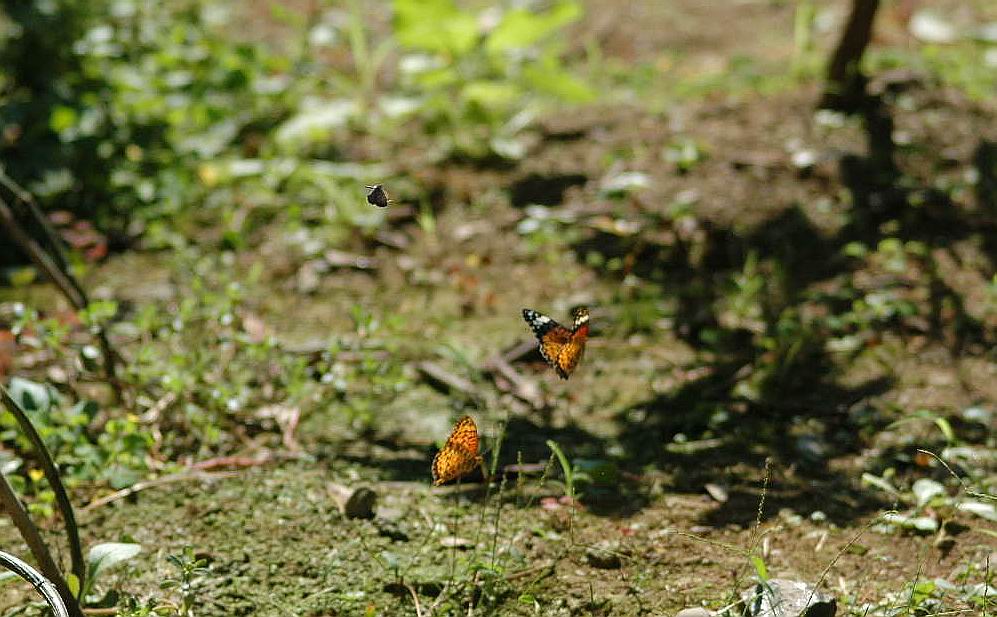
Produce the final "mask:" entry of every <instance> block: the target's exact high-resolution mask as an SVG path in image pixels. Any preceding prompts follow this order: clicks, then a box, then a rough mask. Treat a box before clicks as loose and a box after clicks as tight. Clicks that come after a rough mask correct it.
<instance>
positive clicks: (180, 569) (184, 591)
mask: <svg viewBox="0 0 997 617" xmlns="http://www.w3.org/2000/svg"><path fill="white" fill-rule="evenodd" d="M167 560H168V561H169V562H170V563H171V564H172V565H173V566H174V567H175V568H176V576H175V577H170V578H167V579H166V580H165V581H163V582H162V584H161V585H160V588H161V589H164V590H166V589H174V590H176V595H177V600H176V602H174V603H173V604H172V608H173V610H174V611H175V614H176V615H177V616H178V617H193V615H194V607H195V606H196V605H197V587H198V584H199V583H200V582H201V581H202V580H203V578H204V576H205V575H206V574H207V573H208V568H207V567H206V566H207V561H205V560H204V559H201V558H198V557H197V556H196V555H195V554H194V550H193V549H192V548H190V547H184V549H183V550H182V551H181V552H180V553H179V554H176V555H170V556H169V557H167Z"/></svg>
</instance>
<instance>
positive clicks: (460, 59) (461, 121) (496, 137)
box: [393, 0, 593, 159]
mask: <svg viewBox="0 0 997 617" xmlns="http://www.w3.org/2000/svg"><path fill="white" fill-rule="evenodd" d="M393 6H394V10H395V35H396V36H397V38H398V42H399V44H400V45H401V47H402V48H403V49H405V50H407V51H409V52H410V55H407V56H405V57H404V58H402V61H401V63H400V69H401V72H402V79H401V87H402V90H403V92H408V93H410V94H412V95H413V96H415V97H417V98H418V99H419V100H420V109H421V111H420V113H421V115H422V116H423V117H424V119H425V122H426V131H427V132H428V133H430V134H435V135H438V136H439V138H440V139H441V140H442V141H443V142H444V144H443V145H444V148H445V150H447V151H450V152H453V153H456V154H459V155H463V156H469V157H471V158H483V157H486V156H489V155H498V156H500V157H504V158H513V159H515V158H520V157H521V156H523V154H525V150H524V147H523V145H522V144H521V143H519V142H518V141H517V140H516V133H517V132H518V131H519V129H520V128H522V126H523V125H524V124H526V123H527V122H528V121H529V118H530V117H531V116H532V113H531V112H530V111H525V110H530V109H531V108H533V107H535V103H538V102H540V101H542V100H543V98H547V99H550V100H555V101H561V102H567V103H572V102H582V101H587V100H591V99H592V98H593V93H592V92H591V90H590V89H589V88H588V86H586V85H585V84H584V83H583V82H582V81H580V80H579V79H577V78H576V77H574V76H573V75H572V74H571V73H570V72H569V71H567V70H566V69H565V68H564V66H563V65H562V62H561V49H562V46H561V45H560V44H559V43H558V40H557V39H558V37H557V36H556V35H557V34H558V33H560V32H562V31H563V28H564V27H565V26H566V25H568V24H569V23H571V22H573V21H575V20H576V19H578V18H579V16H580V15H581V6H580V5H579V3H577V2H574V1H573V0H560V1H559V2H556V3H554V4H553V6H552V7H551V8H550V9H548V10H547V11H544V12H533V11H530V10H528V9H525V8H515V9H508V10H506V11H504V12H501V13H495V14H492V13H489V14H481V15H475V14H473V13H471V12H468V11H465V10H463V9H460V8H458V7H457V5H456V3H454V2H453V0H430V1H426V0H394V3H393ZM518 110H524V111H518Z"/></svg>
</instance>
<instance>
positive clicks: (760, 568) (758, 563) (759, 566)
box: [751, 555, 769, 581]
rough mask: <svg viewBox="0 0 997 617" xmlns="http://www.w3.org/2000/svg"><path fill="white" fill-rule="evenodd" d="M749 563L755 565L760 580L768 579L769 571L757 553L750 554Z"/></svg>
mask: <svg viewBox="0 0 997 617" xmlns="http://www.w3.org/2000/svg"><path fill="white" fill-rule="evenodd" d="M751 563H752V565H754V566H755V573H757V574H758V578H759V579H760V580H762V581H767V580H769V571H768V568H766V567H765V560H764V559H762V558H761V557H760V556H758V555H752V556H751Z"/></svg>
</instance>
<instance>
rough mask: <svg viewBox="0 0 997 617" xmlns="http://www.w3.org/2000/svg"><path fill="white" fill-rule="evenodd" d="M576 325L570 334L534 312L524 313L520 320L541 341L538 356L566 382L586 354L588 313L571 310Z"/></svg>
mask: <svg viewBox="0 0 997 617" xmlns="http://www.w3.org/2000/svg"><path fill="white" fill-rule="evenodd" d="M571 317H572V318H574V320H575V322H574V325H573V326H572V328H571V329H570V330H569V329H567V328H565V327H564V326H562V325H561V324H559V323H557V322H556V321H554V320H553V319H551V318H550V317H547V316H546V315H544V314H542V313H538V312H536V311H534V310H530V309H523V319H525V320H526V323H528V324H530V328H532V329H533V334H536V335H537V340H539V341H540V355H541V356H543V359H544V360H546V361H547V364H549V365H551V366H552V367H554V370H555V371H557V375H558V377H560V378H561V379H567V378H568V377H569V376H570V375H571V373H572V372H574V370H575V367H577V366H578V362H579V361H580V360H581V359H582V354H584V353H585V341H587V340H588V337H589V311H588V309H587V308H585V307H582V306H579V307H577V308H574V309H572V310H571Z"/></svg>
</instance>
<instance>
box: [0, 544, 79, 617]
mask: <svg viewBox="0 0 997 617" xmlns="http://www.w3.org/2000/svg"><path fill="white" fill-rule="evenodd" d="M0 565H2V566H4V567H5V568H7V569H8V570H10V571H11V572H13V573H14V574H16V575H18V576H20V577H21V578H23V579H24V580H26V581H28V582H29V583H31V585H32V586H33V587H34V588H35V591H37V592H38V593H40V594H41V595H42V597H43V598H45V601H46V602H48V605H49V606H51V607H52V612H53V613H55V616H56V617H69V611H68V610H66V604H65V602H63V601H62V598H61V597H59V592H58V590H56V588H55V585H54V584H53V583H52V581H50V580H48V579H47V578H45V577H44V576H42V575H41V573H39V572H38V570H35V569H34V568H32V567H31V566H29V565H28V564H26V563H24V562H23V561H21V560H20V559H18V558H17V557H14V556H13V555H11V554H10V553H5V552H3V551H0Z"/></svg>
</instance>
